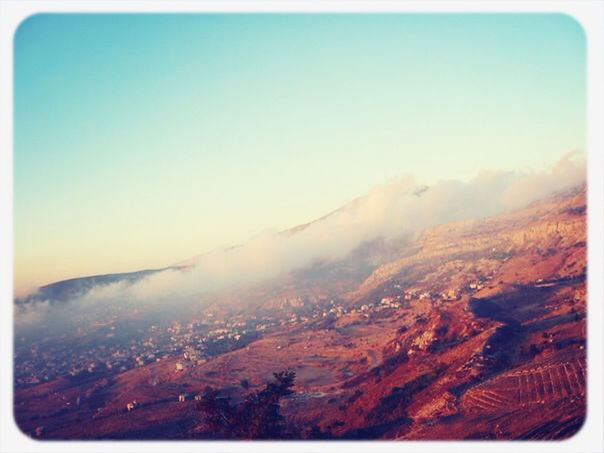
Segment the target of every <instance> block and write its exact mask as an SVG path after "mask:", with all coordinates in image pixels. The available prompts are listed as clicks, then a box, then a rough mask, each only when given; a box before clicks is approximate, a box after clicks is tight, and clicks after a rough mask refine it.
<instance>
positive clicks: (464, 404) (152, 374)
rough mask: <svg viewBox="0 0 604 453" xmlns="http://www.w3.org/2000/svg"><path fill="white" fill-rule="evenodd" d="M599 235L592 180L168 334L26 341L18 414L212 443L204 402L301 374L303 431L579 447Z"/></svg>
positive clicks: (268, 285) (222, 308) (276, 282)
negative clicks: (594, 247) (563, 442)
mask: <svg viewBox="0 0 604 453" xmlns="http://www.w3.org/2000/svg"><path fill="white" fill-rule="evenodd" d="M428 190H429V189H428ZM418 196H421V194H420V195H418ZM294 234H295V233H294ZM586 242H587V234H586V197H585V187H584V186H581V187H576V188H574V189H572V190H567V191H564V192H560V193H557V194H554V195H552V196H549V197H547V198H545V199H543V200H540V201H537V202H534V203H532V204H531V205H529V206H527V207H525V208H523V209H519V210H516V211H512V212H506V213H502V214H499V215H495V216H491V217H487V218H481V219H474V220H466V221H459V222H452V223H447V224H442V225H438V226H435V227H433V228H429V229H427V230H425V231H424V232H423V233H422V234H420V235H419V236H417V237H407V238H405V239H401V240H398V241H385V240H377V241H375V242H370V243H365V244H363V245H362V246H360V247H359V248H358V249H357V250H355V252H354V253H352V254H351V255H349V256H346V257H344V258H342V259H340V260H337V261H334V262H320V261H319V262H314V263H313V264H312V265H311V266H308V267H306V268H304V269H298V270H296V271H292V272H290V273H288V274H287V275H285V276H281V277H279V278H276V279H273V280H271V281H265V282H263V283H262V284H257V285H250V286H248V287H246V288H241V289H238V290H234V291H225V292H223V293H216V294H214V295H213V299H211V300H209V301H208V303H207V304H204V305H200V307H199V310H198V312H196V313H195V314H194V315H187V317H186V318H183V319H178V320H177V319H175V318H174V319H170V320H169V323H166V325H164V326H162V325H160V324H158V323H156V322H155V321H154V324H153V325H152V326H149V327H144V328H143V327H137V328H136V329H127V327H126V326H122V325H121V324H120V318H119V317H118V318H115V317H110V316H108V317H106V318H103V319H99V318H95V319H94V322H93V323H91V324H90V325H86V324H85V323H84V322H80V323H79V324H78V326H77V331H75V332H74V333H73V334H71V333H68V332H66V331H63V332H62V335H63V338H49V337H46V338H42V339H40V340H39V341H37V342H34V343H33V344H32V343H27V344H24V345H23V347H20V346H19V344H18V343H17V346H16V356H17V358H16V359H15V369H16V379H17V380H18V381H17V382H16V389H15V418H16V420H17V423H18V425H19V427H20V428H21V429H22V430H23V431H24V432H26V433H29V434H30V435H32V436H37V437H44V438H49V439H172V438H174V439H176V438H178V439H183V438H189V439H191V438H212V437H213V436H215V432H213V431H212V429H211V423H209V422H208V420H207V419H205V418H204V417H203V416H202V414H201V413H200V412H199V411H197V410H196V400H195V399H194V396H195V395H204V394H205V395H209V394H212V395H218V396H217V397H216V398H215V399H213V400H212V401H213V402H214V403H216V405H215V406H214V410H216V411H217V414H218V415H220V414H221V412H220V411H221V410H223V412H224V414H231V413H235V412H237V411H232V410H227V408H226V406H224V405H225V404H227V402H228V401H230V402H231V403H230V404H244V403H245V402H246V401H247V402H250V401H253V399H254V398H255V396H254V395H258V394H261V392H262V390H263V389H264V388H265V387H266V386H268V385H269V384H270V382H271V380H272V379H273V373H276V372H279V371H282V370H290V371H294V372H295V381H294V386H293V387H292V390H293V393H292V394H291V395H288V396H286V397H284V398H283V399H282V401H281V402H280V405H279V411H280V414H281V415H282V416H283V420H284V424H285V426H286V427H287V429H286V430H285V431H287V432H288V433H289V435H290V436H291V437H294V438H301V439H325V438H332V439H401V440H403V439H405V440H407V439H409V440H411V439H424V440H438V439H448V440H452V439H565V438H568V437H570V436H572V435H573V434H574V433H576V432H577V431H578V430H579V429H580V427H581V425H582V423H583V421H584V419H585V411H586V351H585V347H586V322H585V316H586V306H587V301H586ZM244 302H245V303H244ZM134 309H135V310H136V307H135V308H134ZM136 316H137V318H140V314H137V315H136ZM120 332H125V333H124V337H123V338H120V337H119V333H120ZM61 342H62V343H61ZM63 364H66V365H65V366H68V367H71V368H69V370H70V371H69V373H66V372H62V371H61V370H63V369H64V368H61V367H62V366H63ZM208 386H209V387H212V389H213V390H212V392H214V393H211V392H210V393H208V391H207V387H208ZM204 389H205V390H204ZM204 392H206V393H204ZM180 395H182V399H184V401H180V399H181V398H180ZM200 398H205V396H200ZM134 400H135V401H136V402H137V404H136V407H135V408H134V409H133V410H130V411H129V410H127V408H126V404H127V403H129V402H132V401H134ZM221 405H223V406H221ZM221 407H222V409H221ZM237 413H243V414H244V412H241V411H240V412H237ZM224 414H223V415H224ZM242 417H243V419H242V420H237V421H236V422H238V423H247V422H246V420H245V417H244V415H242ZM82 420H86V421H87V422H86V423H81V421H82ZM225 420H226V419H225ZM225 423H226V425H225V426H226V428H227V431H228V426H229V425H228V423H233V421H232V420H231V421H228V420H227V421H226V422H225ZM285 431H284V432H285Z"/></svg>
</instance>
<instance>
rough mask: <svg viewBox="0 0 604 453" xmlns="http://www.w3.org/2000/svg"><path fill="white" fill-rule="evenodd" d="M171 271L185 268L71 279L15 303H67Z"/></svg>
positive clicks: (51, 284)
mask: <svg viewBox="0 0 604 453" xmlns="http://www.w3.org/2000/svg"><path fill="white" fill-rule="evenodd" d="M171 269H176V270H178V269H183V266H171V267H164V268H161V269H145V270H142V271H136V272H124V273H119V274H104V275H92V276H89V277H78V278H70V279H68V280H61V281H58V282H54V283H50V284H48V285H44V286H41V287H39V288H38V289H37V291H36V292H34V293H32V294H29V295H28V296H26V297H23V298H21V299H17V300H15V303H17V304H26V303H31V302H38V301H45V300H47V301H50V303H66V302H68V301H69V300H71V299H74V298H76V297H81V296H83V295H84V294H86V293H87V292H88V291H90V290H91V289H92V288H94V287H95V286H106V285H110V284H113V283H121V282H124V283H128V284H132V283H135V282H136V281H138V280H140V279H143V278H145V277H148V276H150V275H153V274H156V273H158V272H162V271H166V270H171Z"/></svg>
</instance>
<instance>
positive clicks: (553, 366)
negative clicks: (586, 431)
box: [461, 357, 586, 413]
mask: <svg viewBox="0 0 604 453" xmlns="http://www.w3.org/2000/svg"><path fill="white" fill-rule="evenodd" d="M585 380H586V371H585V360H584V358H582V357H573V358H568V359H567V360H565V361H558V362H553V363H542V364H539V365H537V366H531V367H523V368H521V369H515V370H511V371H509V372H507V373H505V374H503V375H500V376H498V377H496V378H494V379H491V380H489V381H487V382H486V383H484V384H482V385H478V386H476V387H474V388H472V389H470V390H468V391H467V392H466V393H465V394H464V395H463V397H462V400H461V404H462V408H463V409H464V410H466V411H468V413H477V412H483V411H484V412H493V411H496V410H500V409H504V408H510V407H514V406H520V407H525V406H527V405H533V404H543V403H547V402H552V401H556V400H560V399H563V398H571V399H572V398H575V397H584V396H585Z"/></svg>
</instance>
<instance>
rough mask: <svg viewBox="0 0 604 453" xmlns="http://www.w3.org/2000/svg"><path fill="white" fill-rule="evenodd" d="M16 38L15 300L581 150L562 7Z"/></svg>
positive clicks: (114, 20)
mask: <svg viewBox="0 0 604 453" xmlns="http://www.w3.org/2000/svg"><path fill="white" fill-rule="evenodd" d="M14 45H15V72H14V74H15V149H14V180H15V191H14V196H15V275H16V284H17V288H19V287H26V286H28V285H37V284H43V283H47V282H50V281H53V280H57V279H61V278H68V277H74V276H79V275H87V274H91V273H104V272H119V271H127V270H135V269H139V268H143V267H155V266H162V265H167V264H171V263H174V262H177V261H180V260H182V259H186V258H188V257H190V256H194V255H196V254H198V253H200V252H203V251H206V250H209V249H213V248H215V247H217V246H221V245H226V244H231V243H240V242H243V241H245V240H246V239H247V238H249V237H250V236H251V235H254V234H255V233H258V232H259V231H261V230H263V229H265V228H277V229H282V228H287V227H290V226H294V225H296V224H299V223H304V222H307V221H309V220H312V219H314V218H317V217H320V216H321V215H323V214H325V213H326V212H328V211H331V210H333V209H335V208H337V207H339V206H340V205H341V204H342V203H343V202H346V201H348V200H350V199H352V198H355V197H356V196H359V195H362V194H363V193H365V192H367V191H368V190H369V189H370V188H371V187H372V186H374V185H375V184H379V183H382V182H384V181H385V180H387V179H389V178H391V177H393V176H397V175H400V174H402V173H405V172H413V173H414V174H415V175H416V177H417V178H418V180H420V181H421V182H425V183H431V182H435V181H437V180H439V179H444V178H454V179H469V178H470V177H472V176H473V175H475V174H476V173H477V172H478V171H479V170H481V169H523V168H527V167H532V168H535V169H539V168H541V167H542V166H543V165H544V164H546V163H551V162H553V161H555V160H556V159H557V158H559V157H560V156H561V155H562V154H564V153H565V152H567V151H569V150H572V149H583V148H584V146H585V142H584V141H585V39H584V35H583V32H582V30H581V28H580V26H579V25H578V24H577V23H576V22H575V21H574V20H572V19H571V18H569V17H568V16H564V15H556V14H543V15H536V14H525V15H512V14H500V15H463V14H457V15H394V14H393V15H265V14H250V15H134V14H131V15H108V14H99V15H78V14H69V15H36V16H33V17H31V18H29V19H27V20H26V21H25V22H24V23H23V24H22V25H21V26H20V28H19V29H18V31H17V33H16V35H15V43H14Z"/></svg>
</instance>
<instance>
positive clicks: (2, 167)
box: [0, 0, 604, 453]
mask: <svg viewBox="0 0 604 453" xmlns="http://www.w3.org/2000/svg"><path fill="white" fill-rule="evenodd" d="M245 12H250V13H252V12H262V13H328V12H343V13H374V12H380V13H563V14H567V15H569V16H571V17H572V18H574V19H575V20H576V21H577V22H578V23H579V24H580V25H581V26H582V27H583V30H584V32H585V35H586V42H587V149H586V154H587V162H588V191H587V200H588V201H587V205H588V275H587V283H588V308H587V312H588V315H587V324H588V328H587V355H588V362H587V372H588V389H587V397H588V400H587V418H586V421H585V424H584V425H583V427H582V429H581V430H580V431H579V432H578V433H577V434H575V435H574V436H573V437H571V438H570V439H567V440H564V441H549V442H535V441H421V442H396V441H388V442H383V441H369V442H370V443H368V442H367V441H346V442H324V441H320V442H315V441H297V442H263V441H254V442H222V441H211V442H204V441H191V442H186V441H179V442H176V441H126V442H121V441H120V442H118V441H102V442H101V441H37V440H33V439H31V438H29V437H27V436H26V435H24V434H23V433H22V432H21V431H20V430H19V428H18V427H17V425H16V423H15V421H14V419H13V379H12V375H13V363H12V357H13V351H12V339H13V330H12V329H13V324H12V323H13V297H12V287H13V277H12V275H13V274H12V270H13V243H12V237H13V231H12V230H13V209H12V204H13V196H12V193H13V180H12V178H13V174H12V173H13V172H12V169H13V157H12V150H13V89H12V87H13V85H12V83H13V80H12V77H13V36H14V33H15V31H16V29H17V28H18V26H19V24H20V23H21V22H22V21H23V20H24V19H26V18H27V17H29V16H31V15H34V14H37V13H245ZM603 44H604V2H601V1H593V0H576V1H545V0H543V1H539V0H536V1H522V2H520V1H476V0H474V1H467V0H466V1H456V0H446V1H430V0H427V1H399V0H243V1H233V0H211V1H207V0H199V1H194V0H193V1H180V0H172V1H170V0H167V1H166V0H140V1H137V0H130V1H124V2H116V1H112V0H105V1H98V0H97V1H82V0H63V1H46V0H0V100H1V102H0V220H1V223H0V260H1V261H0V289H1V293H0V294H1V300H0V304H1V305H0V313H1V315H2V316H1V317H0V323H1V324H0V329H1V331H2V332H4V333H3V334H2V338H1V339H0V360H1V362H0V365H1V366H2V369H3V370H4V371H3V372H2V373H0V451H2V452H5V451H6V452H9V451H10V452H13V451H15V452H32V451H40V452H45V451H48V452H73V451H78V452H81V451H91V452H101V451H103V452H104V451H106V450H107V449H108V448H110V449H111V450H113V451H115V452H119V451H128V452H138V451H145V452H160V451H161V452H163V451H166V450H168V451H169V450H178V451H180V452H183V453H184V452H188V451H199V450H203V451H208V452H209V451H220V452H243V451H258V452H265V451H266V452H282V451H284V450H285V451H291V452H309V451H313V452H314V451H316V452H328V451H330V452H331V451H333V450H339V449H342V450H344V449H345V450H346V451H347V452H350V453H353V452H364V451H366V450H367V449H368V448H371V449H372V450H373V449H376V450H380V451H401V450H404V451H405V452H416V451H422V452H423V451H431V452H434V451H449V452H451V453H453V452H486V451H489V452H508V451H510V450H511V449H513V450H514V451H515V452H518V453H520V452H526V451H533V450H535V451H544V452H568V451H580V452H592V451H594V452H596V451H604V440H603V435H602V426H604V417H603V411H604V404H603V386H602V383H603V382H604V379H603V360H602V357H603V355H604V342H603V339H604V336H603V332H604V329H603V327H604V326H603V325H602V324H603V319H604V316H603V313H604V312H603V302H604V291H603V280H604V267H603V258H604V247H603V239H604V223H603V218H604V216H603V214H604V197H603V195H604V174H603V173H604V159H603V154H604V151H603V150H604V140H603V136H604V133H603V131H604V129H603V128H602V124H604V115H603V110H604V94H603V82H604V71H603V61H604V48H603V47H604V46H603Z"/></svg>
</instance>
